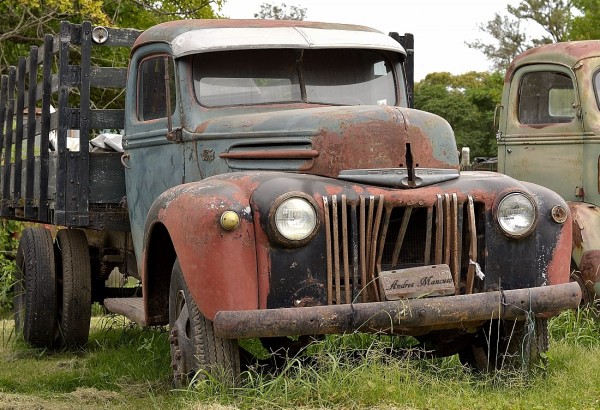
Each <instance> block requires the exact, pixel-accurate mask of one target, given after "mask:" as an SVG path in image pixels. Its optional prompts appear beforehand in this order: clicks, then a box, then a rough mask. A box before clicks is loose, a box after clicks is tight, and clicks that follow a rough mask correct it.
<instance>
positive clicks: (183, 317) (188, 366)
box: [170, 289, 196, 382]
mask: <svg viewBox="0 0 600 410" xmlns="http://www.w3.org/2000/svg"><path fill="white" fill-rule="evenodd" d="M193 337H194V335H193V334H192V326H191V323H190V314H189V309H188V306H187V303H186V298H185V293H184V291H183V290H182V289H179V290H178V291H177V296H176V300H175V321H174V322H173V326H172V328H171V335H170V342H171V350H172V352H171V357H172V362H171V367H172V368H173V373H174V375H175V378H176V379H177V380H178V381H179V382H182V381H186V379H187V378H188V377H189V376H190V373H191V371H192V370H193V369H194V368H195V363H196V357H195V355H194V343H193Z"/></svg>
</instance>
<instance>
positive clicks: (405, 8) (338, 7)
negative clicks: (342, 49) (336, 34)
mask: <svg viewBox="0 0 600 410" xmlns="http://www.w3.org/2000/svg"><path fill="white" fill-rule="evenodd" d="M262 3H271V4H275V5H280V4H281V3H285V4H287V5H288V6H289V5H294V6H299V7H303V8H306V20H309V21H323V22H333V23H351V24H361V25H364V26H369V27H372V28H375V29H377V30H380V31H382V32H384V33H386V34H387V33H389V32H390V31H396V32H399V33H400V34H403V33H413V34H414V36H415V80H416V81H419V80H421V79H423V78H425V76H426V75H427V74H428V73H432V72H442V71H448V72H450V73H452V74H462V73H466V72H469V71H487V70H488V69H489V68H490V66H491V64H490V63H489V61H487V59H486V57H485V56H484V55H483V53H481V52H480V51H478V50H474V49H471V48H469V47H468V46H467V45H466V44H465V42H473V41H475V40H477V39H481V40H484V41H486V42H487V41H489V40H490V38H489V37H488V36H487V34H485V33H483V32H482V31H481V30H479V28H478V24H484V23H486V22H487V21H489V20H492V19H493V18H494V14H495V13H500V14H502V15H507V12H506V6H507V5H508V4H512V5H517V4H518V3H519V1H518V0H363V1H356V0H225V4H224V6H223V8H222V10H221V12H220V14H222V15H223V16H226V17H229V18H254V14H255V13H258V12H259V11H260V5H261V4H262Z"/></svg>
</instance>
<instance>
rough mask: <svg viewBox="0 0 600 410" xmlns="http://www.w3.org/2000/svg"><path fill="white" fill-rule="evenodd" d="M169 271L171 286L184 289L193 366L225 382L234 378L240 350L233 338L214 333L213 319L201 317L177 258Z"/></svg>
mask: <svg viewBox="0 0 600 410" xmlns="http://www.w3.org/2000/svg"><path fill="white" fill-rule="evenodd" d="M172 275H173V276H172V279H171V280H172V287H173V285H175V286H177V288H178V289H183V291H184V294H185V299H186V306H187V308H188V312H189V317H190V321H191V325H192V328H193V338H194V350H195V351H194V355H195V356H196V358H197V362H196V364H197V368H196V369H194V370H195V371H198V370H204V371H205V372H207V373H209V374H210V375H211V376H214V377H217V378H224V379H223V380H224V381H226V382H230V381H234V379H235V378H236V377H237V376H238V375H239V374H240V351H239V346H238V343H237V340H231V339H223V338H220V337H217V336H215V333H214V327H213V323H212V322H211V321H210V320H208V319H207V318H206V317H204V315H203V314H202V313H201V312H200V309H198V305H197V304H196V302H195V301H194V300H193V298H192V297H191V295H190V292H189V289H188V287H187V284H186V283H185V279H184V278H183V273H182V272H181V267H180V266H179V262H178V261H176V262H175V265H174V266H173V272H172ZM197 377H198V378H200V379H202V378H203V377H204V376H203V375H202V374H201V373H199V374H198V376H197Z"/></svg>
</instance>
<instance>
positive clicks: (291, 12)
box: [254, 3, 306, 20]
mask: <svg viewBox="0 0 600 410" xmlns="http://www.w3.org/2000/svg"><path fill="white" fill-rule="evenodd" d="M254 18H257V19H273V20H304V19H305V18H306V7H299V6H288V5H287V4H285V3H282V4H281V5H280V6H277V5H275V4H271V3H263V4H261V5H260V11H259V12H258V13H255V14H254Z"/></svg>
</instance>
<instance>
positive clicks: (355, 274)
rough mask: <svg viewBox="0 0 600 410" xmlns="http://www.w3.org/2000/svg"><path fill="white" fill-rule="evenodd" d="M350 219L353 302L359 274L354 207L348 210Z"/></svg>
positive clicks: (356, 295)
mask: <svg viewBox="0 0 600 410" xmlns="http://www.w3.org/2000/svg"><path fill="white" fill-rule="evenodd" d="M350 217H351V218H352V223H351V224H350V236H351V237H352V240H351V243H352V300H353V301H355V300H356V298H357V297H358V293H359V292H360V279H359V277H360V272H359V270H358V261H359V245H358V217H357V212H356V206H354V205H353V206H352V207H351V209H350Z"/></svg>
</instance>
